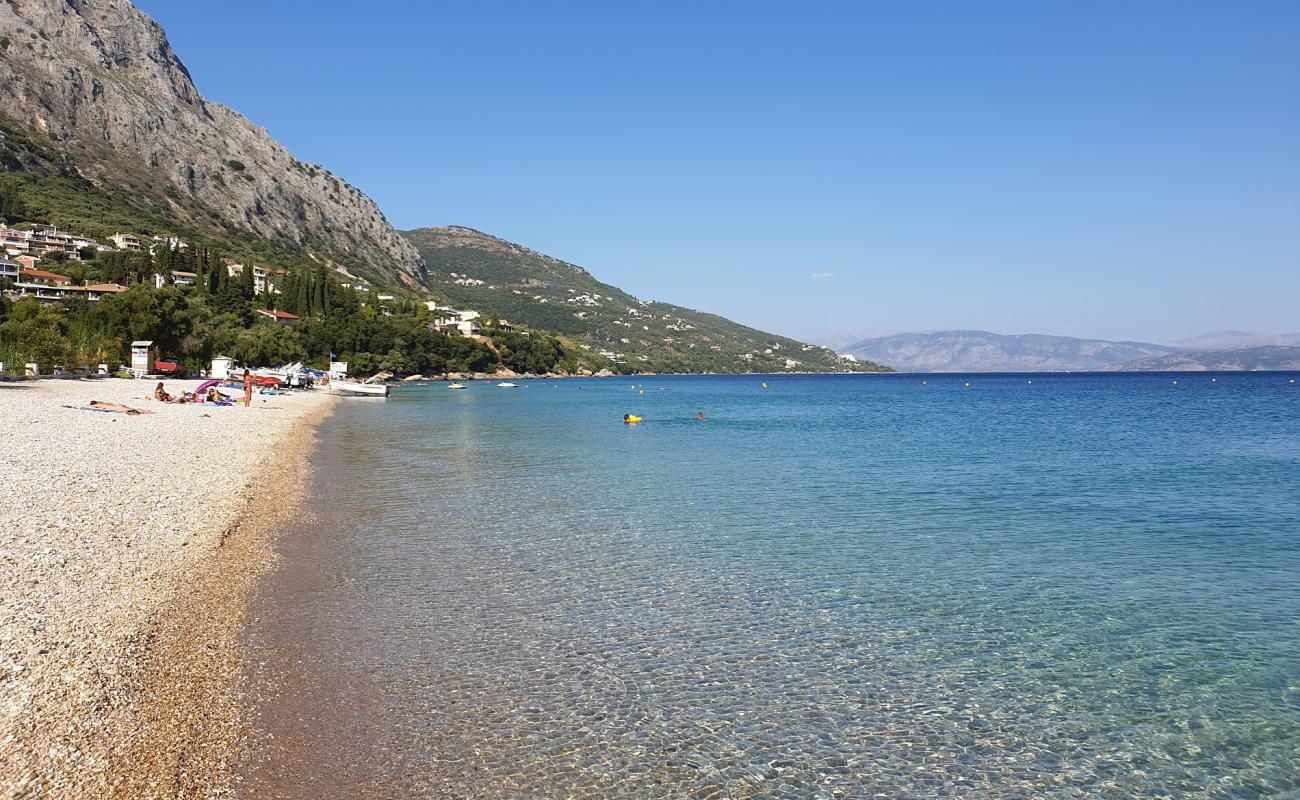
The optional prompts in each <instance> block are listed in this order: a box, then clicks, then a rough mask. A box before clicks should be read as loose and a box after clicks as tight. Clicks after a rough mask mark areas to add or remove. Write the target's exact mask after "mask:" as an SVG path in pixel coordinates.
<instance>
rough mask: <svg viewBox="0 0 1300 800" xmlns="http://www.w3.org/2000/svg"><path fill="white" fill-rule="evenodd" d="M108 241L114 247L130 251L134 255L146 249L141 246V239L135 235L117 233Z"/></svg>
mask: <svg viewBox="0 0 1300 800" xmlns="http://www.w3.org/2000/svg"><path fill="white" fill-rule="evenodd" d="M108 240H109V241H110V242H112V243H113V246H114V247H116V248H117V249H118V250H128V251H130V252H132V253H138V252H140V251H141V250H143V249H144V246H143V245H141V244H140V237H138V236H136V235H135V234H133V233H115V234H113V235H112V236H110V237H108Z"/></svg>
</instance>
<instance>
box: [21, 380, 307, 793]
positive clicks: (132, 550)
mask: <svg viewBox="0 0 1300 800" xmlns="http://www.w3.org/2000/svg"><path fill="white" fill-rule="evenodd" d="M198 383H199V381H167V382H166V386H167V390H168V391H169V392H172V393H173V394H177V393H179V392H180V391H183V390H184V391H189V390H193V389H194V387H195V386H197V385H198ZM154 385H155V383H154V382H153V381H147V380H146V381H131V380H119V379H111V378H108V379H95V380H40V381H14V382H3V383H0V415H2V416H3V418H4V420H5V422H6V424H5V430H6V433H5V435H4V436H3V438H2V442H0V482H3V485H4V487H5V489H4V491H3V492H0V797H3V798H27V797H213V796H225V795H228V794H230V793H231V792H232V791H233V789H232V778H231V775H232V772H231V764H232V763H233V762H234V761H235V759H236V756H237V747H238V741H239V738H240V735H241V732H242V730H243V726H244V724H245V721H244V720H243V718H242V714H241V711H240V703H239V701H238V694H237V686H236V683H237V676H238V673H239V665H240V663H241V656H240V651H239V647H238V638H237V637H238V631H239V628H240V625H241V624H242V620H243V614H244V607H245V602H246V599H247V593H248V591H249V589H250V588H251V586H252V584H253V581H254V580H255V579H256V577H257V576H258V575H259V574H261V572H262V571H263V570H265V568H266V567H267V565H269V563H270V562H271V560H272V558H273V554H272V550H271V547H270V540H269V538H268V537H269V532H270V531H271V530H272V529H273V528H274V527H275V525H276V524H277V523H278V522H279V521H282V520H284V519H286V518H287V515H289V514H292V513H294V511H295V504H296V502H298V498H299V497H300V488H301V485H302V481H303V480H304V478H305V475H306V474H307V470H308V463H309V454H310V447H311V443H312V437H313V431H314V425H315V423H317V422H319V421H320V420H321V419H323V418H324V417H325V416H326V415H327V414H328V413H329V408H330V404H331V398H330V397H329V396H328V395H327V394H325V393H324V392H306V393H295V394H289V395H276V396H264V395H258V396H256V397H255V399H254V403H253V406H252V407H251V408H247V409H246V408H243V407H242V406H231V407H221V406H213V405H168V404H164V403H159V402H155V401H153V400H150V399H145V398H146V397H147V395H148V394H149V393H150V392H151V390H152V389H153V386H154ZM92 400H98V401H101V402H110V403H121V404H124V405H128V406H133V407H135V408H139V409H143V410H146V411H148V412H151V413H148V414H141V415H128V414H121V413H102V412H95V411H89V410H85V409H84V408H83V406H85V405H86V404H87V403H88V402H90V401H92Z"/></svg>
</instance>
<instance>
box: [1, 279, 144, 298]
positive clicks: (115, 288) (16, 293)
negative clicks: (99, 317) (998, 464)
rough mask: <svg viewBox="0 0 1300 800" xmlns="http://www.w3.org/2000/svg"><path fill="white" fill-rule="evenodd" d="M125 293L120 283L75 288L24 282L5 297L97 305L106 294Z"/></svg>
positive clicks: (38, 282) (55, 284) (46, 283)
mask: <svg viewBox="0 0 1300 800" xmlns="http://www.w3.org/2000/svg"><path fill="white" fill-rule="evenodd" d="M59 277H62V276H59ZM125 291H126V287H125V286H122V285H121V284H118V283H93V284H91V285H89V286H73V285H72V284H70V283H55V282H40V281H38V280H24V281H20V282H19V283H16V284H14V285H13V286H12V287H11V288H10V289H8V290H7V291H6V292H5V295H6V296H8V297H9V298H11V299H14V300H21V299H22V298H24V297H30V298H32V299H34V300H35V301H36V302H38V303H62V302H66V301H69V300H83V299H84V300H86V301H88V302H91V303H95V302H98V301H99V300H100V299H101V298H102V297H103V296H104V295H106V294H117V293H118V292H125Z"/></svg>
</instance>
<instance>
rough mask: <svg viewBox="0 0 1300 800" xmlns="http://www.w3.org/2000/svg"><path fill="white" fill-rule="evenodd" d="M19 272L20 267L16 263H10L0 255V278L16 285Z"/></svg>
mask: <svg viewBox="0 0 1300 800" xmlns="http://www.w3.org/2000/svg"><path fill="white" fill-rule="evenodd" d="M21 270H22V267H20V266H19V265H18V262H17V261H10V260H9V259H8V258H5V257H4V256H3V255H0V278H3V279H7V280H9V281H11V282H13V283H17V282H18V280H19V272H20V271H21Z"/></svg>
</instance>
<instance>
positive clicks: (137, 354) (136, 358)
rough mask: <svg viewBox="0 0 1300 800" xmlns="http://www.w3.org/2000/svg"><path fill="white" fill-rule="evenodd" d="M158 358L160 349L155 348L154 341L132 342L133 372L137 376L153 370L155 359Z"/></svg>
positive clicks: (142, 375)
mask: <svg viewBox="0 0 1300 800" xmlns="http://www.w3.org/2000/svg"><path fill="white" fill-rule="evenodd" d="M157 358H158V351H157V349H155V348H154V346H153V342H146V341H139V342H131V372H133V373H135V376H136V377H137V378H141V377H144V376H145V375H148V374H150V373H151V372H153V371H154V361H156V360H157Z"/></svg>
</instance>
